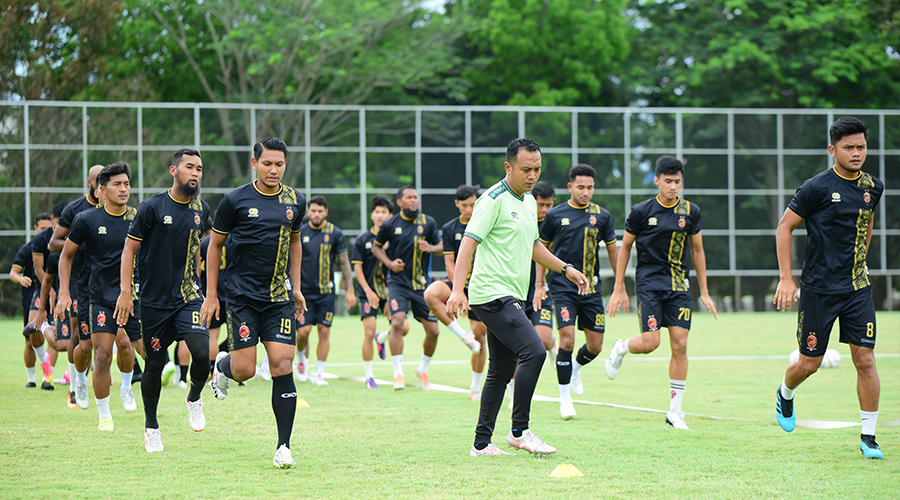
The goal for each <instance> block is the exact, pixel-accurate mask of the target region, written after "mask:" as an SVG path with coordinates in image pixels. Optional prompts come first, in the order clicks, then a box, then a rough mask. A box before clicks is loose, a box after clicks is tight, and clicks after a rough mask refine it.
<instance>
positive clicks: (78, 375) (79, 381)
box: [75, 368, 87, 387]
mask: <svg viewBox="0 0 900 500" xmlns="http://www.w3.org/2000/svg"><path fill="white" fill-rule="evenodd" d="M81 385H85V386H86V385H87V369H86V368H85V370H84V371H83V372H80V371H78V370H77V369H76V371H75V386H76V387H77V386H81Z"/></svg>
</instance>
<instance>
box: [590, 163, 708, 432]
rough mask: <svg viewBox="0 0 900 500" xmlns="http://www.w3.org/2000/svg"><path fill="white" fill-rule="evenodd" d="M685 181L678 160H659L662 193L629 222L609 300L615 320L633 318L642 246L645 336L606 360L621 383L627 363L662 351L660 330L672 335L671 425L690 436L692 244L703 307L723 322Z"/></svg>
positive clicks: (640, 297)
mask: <svg viewBox="0 0 900 500" xmlns="http://www.w3.org/2000/svg"><path fill="white" fill-rule="evenodd" d="M683 180H684V165H683V164H682V163H681V161H679V160H678V159H677V158H674V157H672V156H661V157H659V159H657V160H656V177H654V178H653V182H654V183H656V185H657V186H658V187H659V194H658V195H657V196H656V197H655V198H651V199H649V200H647V201H644V202H641V203H638V204H637V205H635V206H634V207H632V208H631V213H630V214H628V219H626V221H625V236H623V237H622V248H621V250H620V251H619V259H618V260H617V261H616V284H615V287H614V288H613V294H612V296H611V297H610V298H609V316H610V317H615V315H616V312H617V311H619V310H622V311H623V312H626V313H627V312H628V294H627V292H626V291H625V268H626V266H628V259H629V258H630V257H631V246H632V245H633V244H635V243H636V244H637V252H638V259H637V269H636V271H635V280H634V281H635V283H634V288H635V294H636V295H637V307H638V319H639V320H640V322H641V323H640V327H641V334H640V335H635V336H634V337H631V338H630V339H625V340H623V339H619V340H616V342H615V344H613V346H612V348H611V349H610V350H609V356H608V357H607V359H606V376H607V377H609V379H610V380H612V379H614V378H616V374H618V373H619V368H620V367H621V366H622V360H623V359H624V357H625V355H626V354H628V353H636V354H637V353H640V354H648V353H651V352H653V351H654V350H656V348H657V347H659V329H660V328H661V327H663V326H665V327H667V328H668V330H669V344H670V346H671V348H672V358H671V360H670V361H669V379H670V380H669V388H670V390H669V412H668V413H667V414H666V423H667V424H669V425H671V426H672V427H674V428H676V429H682V430H687V429H688V426H687V425H686V424H685V423H684V413H683V412H682V411H681V400H682V398H683V397H684V382H685V379H686V378H687V370H688V358H687V337H688V333H689V332H690V329H691V305H692V299H691V292H690V282H689V281H688V278H689V273H690V267H688V264H687V262H685V258H684V257H685V251H684V250H685V246H686V244H687V243H690V247H691V250H690V253H691V262H693V264H694V270H695V271H696V272H697V283H699V285H700V301H701V302H702V303H703V305H704V306H706V309H707V310H708V311H711V312H712V313H713V317H715V318H716V319H719V315H718V313H717V312H716V306H715V304H713V301H712V299H711V298H710V297H709V290H708V289H707V287H706V254H705V253H704V252H703V236H702V235H701V234H700V229H701V226H700V207H698V206H697V205H696V204H695V203H691V202H689V201H687V200H685V199H683V198H681V197H680V196H679V193H680V192H681V186H682V182H683Z"/></svg>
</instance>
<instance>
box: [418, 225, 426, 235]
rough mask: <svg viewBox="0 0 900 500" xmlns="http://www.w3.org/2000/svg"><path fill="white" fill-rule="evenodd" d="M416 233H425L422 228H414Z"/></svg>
mask: <svg viewBox="0 0 900 500" xmlns="http://www.w3.org/2000/svg"><path fill="white" fill-rule="evenodd" d="M416 232H417V233H419V234H422V233H424V232H425V228H424V227H422V226H416Z"/></svg>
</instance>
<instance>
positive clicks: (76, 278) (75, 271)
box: [56, 195, 99, 299]
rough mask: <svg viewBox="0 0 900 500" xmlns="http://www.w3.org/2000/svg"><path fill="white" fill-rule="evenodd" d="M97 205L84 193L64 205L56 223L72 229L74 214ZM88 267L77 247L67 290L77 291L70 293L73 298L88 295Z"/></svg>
mask: <svg viewBox="0 0 900 500" xmlns="http://www.w3.org/2000/svg"><path fill="white" fill-rule="evenodd" d="M98 206H99V205H98V204H96V203H94V202H93V201H91V199H90V197H89V196H88V195H84V196H82V197H80V198H78V199H77V200H75V201H72V202H70V203H69V204H68V205H66V208H65V209H63V211H62V215H60V217H59V222H57V223H56V224H57V225H58V226H59V227H64V228H66V229H72V223H73V222H75V216H76V215H78V214H80V213H81V212H84V211H85V210H89V209H92V208H97V207H98ZM89 267H90V266H87V265H85V261H84V250H82V249H81V247H79V248H78V251H77V252H75V258H74V260H73V261H72V278H71V280H70V282H69V283H70V285H69V290H70V291H76V292H77V293H75V294H73V295H72V298H73V299H76V298H78V297H80V296H82V295H83V296H85V298H87V296H88V295H90V293H91V291H90V273H89V272H88V271H89Z"/></svg>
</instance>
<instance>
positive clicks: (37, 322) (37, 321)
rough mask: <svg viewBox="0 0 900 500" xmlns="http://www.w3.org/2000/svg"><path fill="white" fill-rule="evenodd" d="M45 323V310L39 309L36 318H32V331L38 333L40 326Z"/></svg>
mask: <svg viewBox="0 0 900 500" xmlns="http://www.w3.org/2000/svg"><path fill="white" fill-rule="evenodd" d="M45 321H47V310H46V309H44V308H43V307H41V308H39V309H38V311H37V316H35V317H34V329H35V330H37V331H40V330H41V325H43V324H44V322H45Z"/></svg>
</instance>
